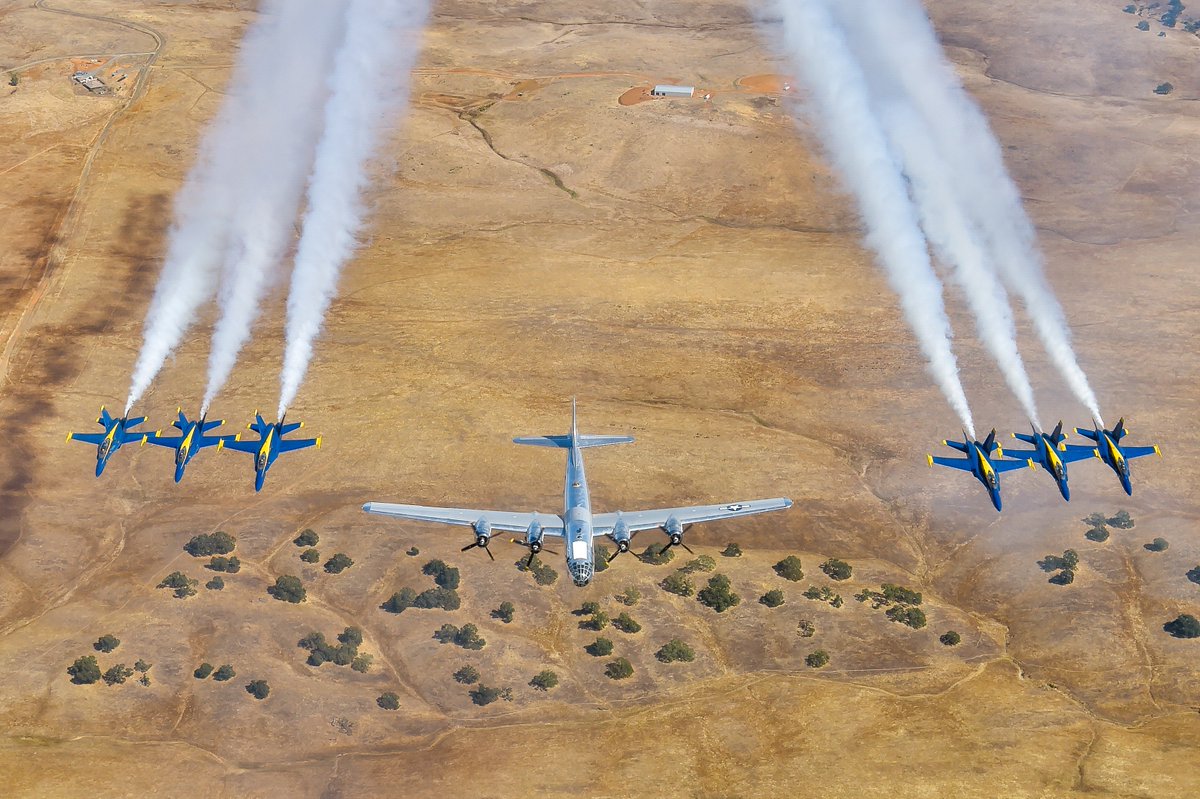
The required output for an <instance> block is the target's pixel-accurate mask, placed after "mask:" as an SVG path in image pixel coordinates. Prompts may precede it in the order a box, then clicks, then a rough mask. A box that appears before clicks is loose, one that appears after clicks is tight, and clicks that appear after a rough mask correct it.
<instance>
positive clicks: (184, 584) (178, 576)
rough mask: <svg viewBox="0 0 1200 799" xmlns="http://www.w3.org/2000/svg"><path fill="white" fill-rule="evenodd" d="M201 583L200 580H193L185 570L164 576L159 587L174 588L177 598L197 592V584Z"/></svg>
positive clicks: (183, 597)
mask: <svg viewBox="0 0 1200 799" xmlns="http://www.w3.org/2000/svg"><path fill="white" fill-rule="evenodd" d="M199 584H200V581H199V580H193V579H191V578H190V577H188V576H187V575H186V574H184V573H183V572H171V573H170V574H168V575H167V576H166V577H164V578H163V581H162V582H161V583H159V584H158V587H159V588H172V589H174V590H175V598H176V599H187V598H188V597H190V596H194V595H195V594H196V586H197V585H199Z"/></svg>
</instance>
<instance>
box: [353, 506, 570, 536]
mask: <svg viewBox="0 0 1200 799" xmlns="http://www.w3.org/2000/svg"><path fill="white" fill-rule="evenodd" d="M363 510H364V511H366V512H367V513H378V514H380V515H381V516H394V517H396V518H398V519H412V520H413V521H416V522H435V523H437V524H452V525H456V526H459V527H470V526H472V525H473V524H475V522H477V521H479V520H480V519H486V520H487V522H488V524H490V525H491V526H492V530H495V531H500V532H506V533H523V532H525V531H526V530H528V529H529V525H530V524H531V523H532V522H533V521H534V520H537V522H538V523H539V524H541V525H542V532H543V533H544V534H545V535H548V536H551V537H559V536H561V535H562V531H563V522H562V519H561V518H559V517H558V516H555V515H553V514H550V513H513V512H511V511H502V510H472V509H470V508H434V507H428V506H425V505H393V504H390V503H387V502H368V503H367V504H366V505H363Z"/></svg>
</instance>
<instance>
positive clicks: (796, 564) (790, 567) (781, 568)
mask: <svg viewBox="0 0 1200 799" xmlns="http://www.w3.org/2000/svg"><path fill="white" fill-rule="evenodd" d="M775 573H776V574H778V575H779V576H780V577H782V578H783V579H785V580H791V581H792V582H794V583H795V582H799V581H800V580H803V579H804V569H802V568H801V567H800V558H798V557H796V556H795V555H788V556H787V557H786V558H784V559H783V560H781V561H779V562H778V563H776V564H775Z"/></svg>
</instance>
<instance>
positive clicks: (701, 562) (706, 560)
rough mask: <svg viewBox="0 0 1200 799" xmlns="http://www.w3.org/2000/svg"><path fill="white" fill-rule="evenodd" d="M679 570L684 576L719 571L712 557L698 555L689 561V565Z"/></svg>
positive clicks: (686, 564)
mask: <svg viewBox="0 0 1200 799" xmlns="http://www.w3.org/2000/svg"><path fill="white" fill-rule="evenodd" d="M679 570H680V571H681V572H683V573H684V574H694V573H695V572H711V571H716V570H717V562H716V561H715V560H713V559H712V556H711V555H698V556H697V557H695V558H693V559H692V560H689V561H688V562H687V563H685V564H684V565H682V566H680V567H679Z"/></svg>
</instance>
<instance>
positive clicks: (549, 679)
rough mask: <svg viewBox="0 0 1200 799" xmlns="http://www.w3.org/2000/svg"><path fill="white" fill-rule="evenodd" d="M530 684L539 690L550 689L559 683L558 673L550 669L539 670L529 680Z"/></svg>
mask: <svg viewBox="0 0 1200 799" xmlns="http://www.w3.org/2000/svg"><path fill="white" fill-rule="evenodd" d="M529 684H530V685H531V686H533V687H534V688H536V689H537V690H539V691H549V690H550V689H551V688H553V687H554V686H556V685H558V675H557V674H555V673H554V672H552V671H550V670H549V669H546V670H545V671H539V672H538V673H537V674H535V675H533V679H532V680H530V681H529Z"/></svg>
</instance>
